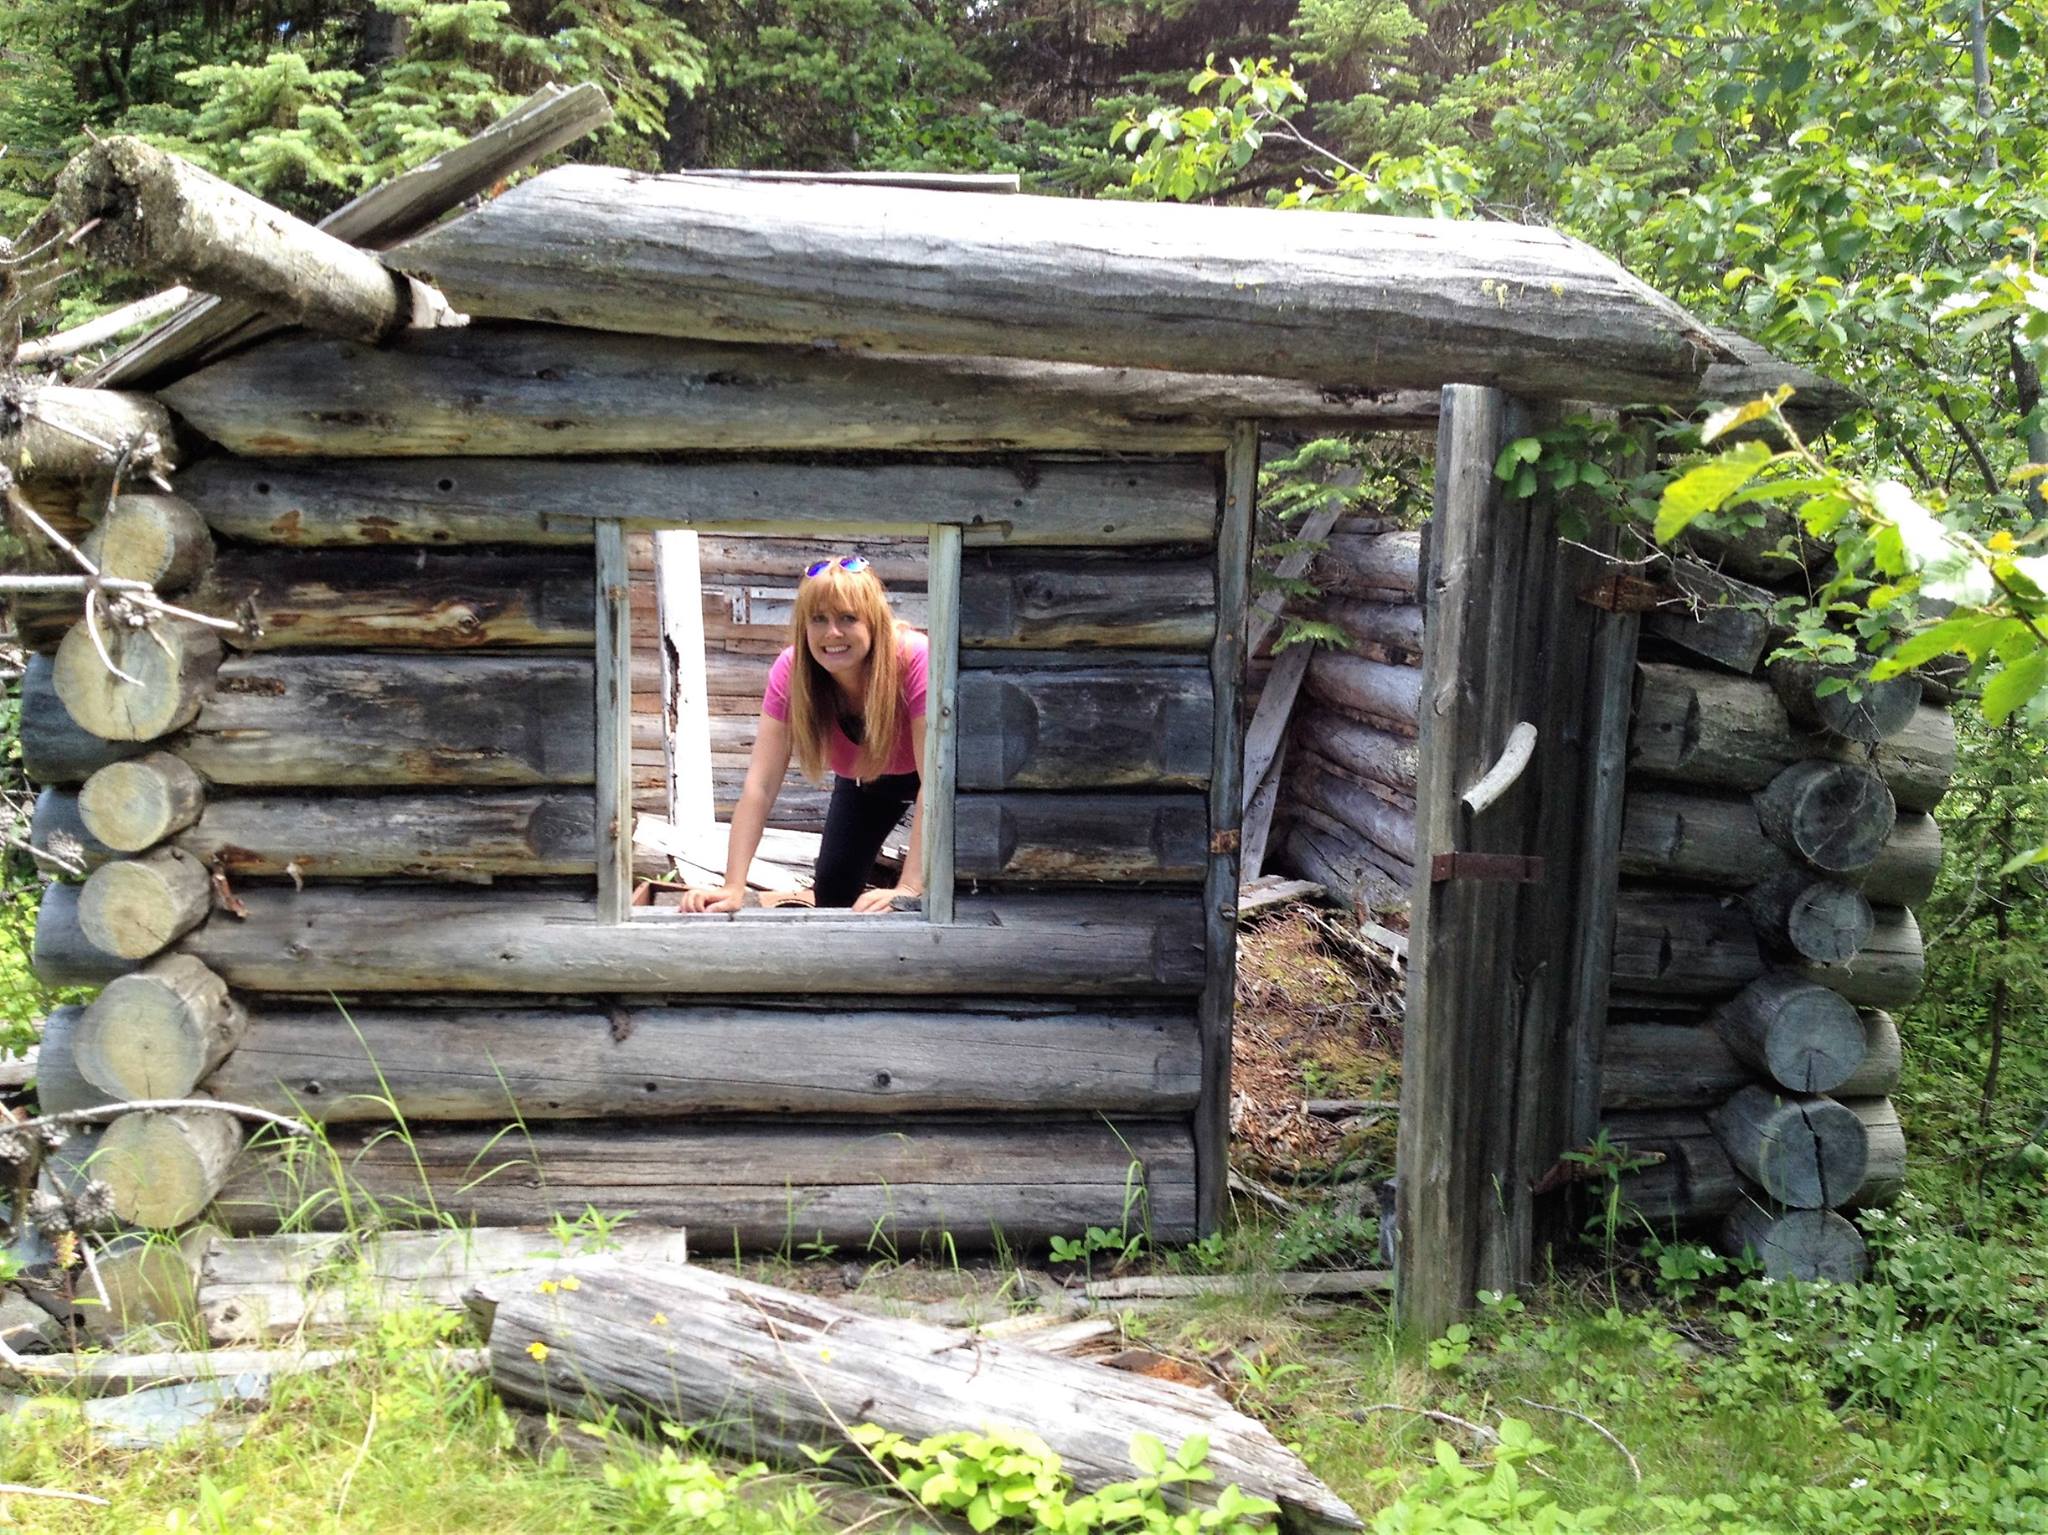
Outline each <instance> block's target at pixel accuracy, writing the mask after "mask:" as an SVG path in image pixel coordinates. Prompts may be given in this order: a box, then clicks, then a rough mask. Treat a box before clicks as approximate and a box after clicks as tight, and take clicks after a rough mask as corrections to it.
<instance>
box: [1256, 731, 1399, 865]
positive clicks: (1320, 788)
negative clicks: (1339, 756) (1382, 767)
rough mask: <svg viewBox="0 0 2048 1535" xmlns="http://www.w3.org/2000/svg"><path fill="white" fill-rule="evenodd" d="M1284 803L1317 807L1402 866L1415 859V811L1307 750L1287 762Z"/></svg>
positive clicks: (1314, 808)
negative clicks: (1393, 801) (1400, 804)
mask: <svg viewBox="0 0 2048 1535" xmlns="http://www.w3.org/2000/svg"><path fill="white" fill-rule="evenodd" d="M1284 796H1285V798H1286V800H1287V802H1288V803H1290V804H1295V805H1306V806H1308V807H1309V808H1310V809H1312V810H1319V811H1321V812H1322V813H1323V814H1324V815H1326V816H1329V817H1330V818H1331V819H1332V820H1334V821H1337V822H1338V823H1339V824H1341V825H1343V826H1347V827H1349V828H1350V829H1351V830H1352V831H1353V832H1355V833H1357V834H1358V835H1359V836H1361V837H1363V838H1365V839H1366V841H1368V842H1370V843H1372V844H1373V846H1375V847H1377V848H1379V849H1381V850H1382V851H1383V852H1385V853H1387V854H1389V855H1390V856H1392V857H1394V858H1397V859H1399V860H1400V861H1401V863H1402V864H1403V865H1404V866H1409V867H1412V866H1413V864H1414V862H1415V814H1414V812H1413V811H1410V810H1406V809H1403V808H1402V807H1400V806H1398V805H1394V804H1391V803H1389V802H1388V801H1387V800H1386V799H1384V798H1382V797H1381V796H1380V795H1378V794H1375V793H1373V792H1372V791H1371V790H1370V789H1367V788H1365V787H1363V786H1362V785H1360V784H1357V783H1354V782H1352V781H1351V780H1350V779H1349V778H1347V777H1345V776H1344V775H1343V774H1342V773H1340V772H1338V771H1336V770H1335V769H1333V768H1332V767H1331V766H1330V765H1329V764H1328V763H1327V762H1325V761H1323V760H1322V759H1320V758H1319V757H1317V756H1316V755H1315V754H1314V753H1311V752H1302V753H1299V754H1298V755H1296V756H1295V757H1293V758H1292V759H1291V760H1290V761H1289V763H1288V769H1287V785H1286V788H1285V790H1284Z"/></svg>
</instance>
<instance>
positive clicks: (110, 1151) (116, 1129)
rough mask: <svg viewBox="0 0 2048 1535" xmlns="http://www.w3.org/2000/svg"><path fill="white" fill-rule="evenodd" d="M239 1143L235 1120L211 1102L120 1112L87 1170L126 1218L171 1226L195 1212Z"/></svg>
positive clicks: (216, 1187) (222, 1178) (209, 1197)
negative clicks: (210, 1105) (206, 1106)
mask: <svg viewBox="0 0 2048 1535" xmlns="http://www.w3.org/2000/svg"><path fill="white" fill-rule="evenodd" d="M241 1149H242V1125H241V1121H240V1120H238V1119H236V1118H235V1117H234V1115H232V1114H224V1113H221V1112H220V1111H218V1110H215V1109H175V1110H168V1111H157V1112H151V1113H136V1114H123V1115H122V1116H121V1117H120V1118H119V1119H116V1120H115V1121H114V1122H113V1123H112V1124H110V1125H108V1126H107V1131H106V1134H105V1135H103V1136H101V1137H100V1148H99V1155H98V1156H97V1157H95V1158H94V1159H93V1162H92V1172H93V1175H94V1176H95V1177H97V1178H99V1179H101V1180H102V1181H104V1182H105V1183H106V1185H107V1187H108V1189H109V1190H111V1191H112V1193H113V1198H114V1214H115V1215H116V1216H117V1217H119V1218H120V1219H121V1220H123V1221H126V1222H127V1223H129V1224H130V1225H135V1226H148V1227H150V1228H152V1229H154V1230H159V1231H163V1230H175V1229H176V1228H177V1227H180V1226H183V1225H186V1224H187V1223H189V1222H191V1221H194V1220H197V1219H198V1218H199V1215H200V1213H201V1212H202V1211H204V1210H205V1209H206V1207H207V1206H208V1205H209V1204H211V1203H213V1199H214V1196H215V1195H216V1194H217V1193H219V1192H220V1189H221V1187H222V1186H223V1185H224V1184H225V1183H226V1181H227V1176H228V1172H229V1169H230V1168H231V1167H233V1165H234V1162H235V1157H236V1155H237V1154H238V1153H239V1152H240V1151H241Z"/></svg>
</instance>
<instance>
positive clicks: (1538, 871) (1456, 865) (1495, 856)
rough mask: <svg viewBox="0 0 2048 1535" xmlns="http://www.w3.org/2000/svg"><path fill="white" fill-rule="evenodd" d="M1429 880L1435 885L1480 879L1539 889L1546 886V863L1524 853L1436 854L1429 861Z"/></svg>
mask: <svg viewBox="0 0 2048 1535" xmlns="http://www.w3.org/2000/svg"><path fill="white" fill-rule="evenodd" d="M1429 878H1430V882H1431V883H1432V884H1442V883H1443V882H1444V881H1445V880H1450V879H1479V880H1499V881H1504V882H1505V883H1507V884H1511V885H1539V884H1541V883H1542V882H1543V860H1542V859H1540V858H1529V857H1525V856H1524V855H1523V854H1521V853H1433V854H1431V855H1430V859H1429Z"/></svg>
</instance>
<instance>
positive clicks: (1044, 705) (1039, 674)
mask: <svg viewBox="0 0 2048 1535" xmlns="http://www.w3.org/2000/svg"><path fill="white" fill-rule="evenodd" d="M1019 664H1020V666H1023V665H1027V664H1028V661H1026V660H1025V659H1024V658H1020V662H1019ZM959 706H960V730H959V747H958V767H957V773H958V778H957V782H958V784H959V787H960V788H961V789H962V790H975V789H1010V788H1017V789H1078V788H1120V787H1126V786H1128V787H1134V788H1136V787H1142V788H1168V787H1171V788H1197V787H1201V786H1203V785H1206V784H1207V783H1208V781H1209V754H1210V750H1211V747H1212V741H1211V736H1212V734H1213V726H1212V724H1211V717H1212V713H1213V710H1214V702H1213V697H1212V690H1211V686H1210V681H1209V673H1208V669H1207V668H1205V667H1160V668H1153V669H1146V670H1140V669H1138V668H1135V667H1131V666H1127V665H1126V666H1118V665H1101V666H1074V667H1069V668H1066V669H1063V670H1023V669H1020V670H1016V671H1010V670H1004V671H986V670H980V669H965V668H963V669H962V671H961V673H960V682H959Z"/></svg>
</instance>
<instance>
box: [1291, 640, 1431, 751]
mask: <svg viewBox="0 0 2048 1535" xmlns="http://www.w3.org/2000/svg"><path fill="white" fill-rule="evenodd" d="M1305 683H1306V686H1307V688H1308V693H1309V696H1310V697H1311V698H1313V699H1316V700H1317V701H1318V702H1320V703H1323V704H1326V705H1328V706H1329V707H1331V708H1333V709H1341V710H1343V711H1344V712H1345V713H1347V714H1352V715H1356V716H1357V717H1359V718H1360V719H1364V720H1368V721H1371V722H1372V723H1374V724H1377V725H1381V726H1384V727H1387V728H1390V729H1393V730H1395V731H1397V732H1399V733H1401V734H1407V733H1409V732H1411V731H1413V730H1414V729H1415V722H1416V720H1417V719H1418V718H1420V716H1421V711H1422V670H1421V668H1420V667H1415V666H1389V665H1387V664H1386V663H1384V662H1381V661H1368V660H1365V659H1364V658H1362V657H1360V656H1352V655H1346V654H1344V653H1343V652H1342V651H1337V650H1319V651H1317V652H1316V655H1315V659H1314V660H1312V661H1310V662H1309V663H1308V676H1307V678H1306V679H1305Z"/></svg>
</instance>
